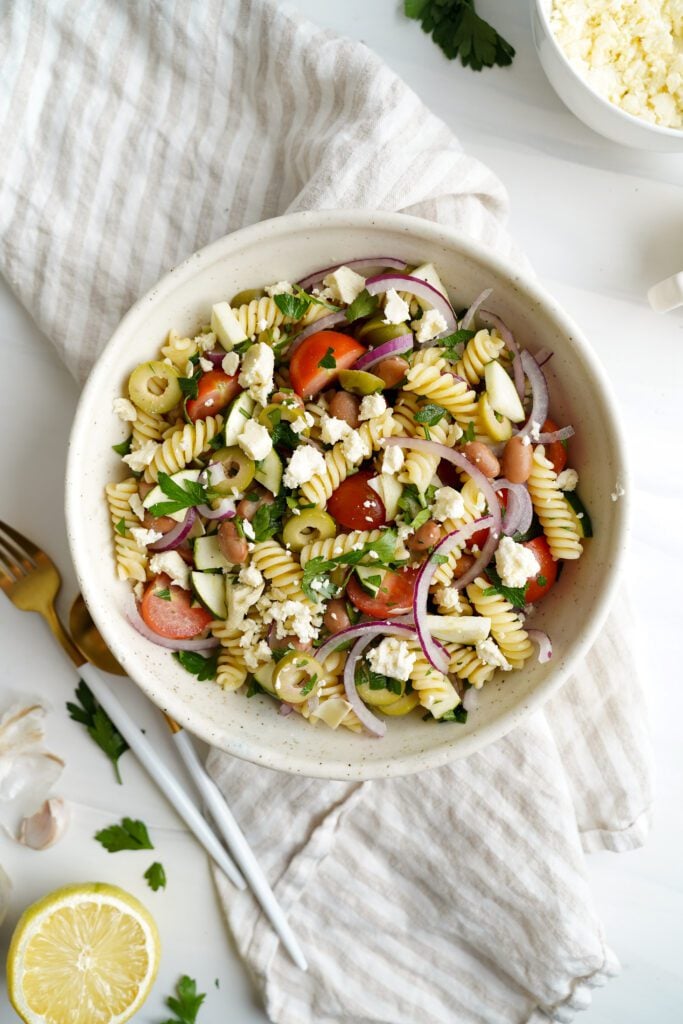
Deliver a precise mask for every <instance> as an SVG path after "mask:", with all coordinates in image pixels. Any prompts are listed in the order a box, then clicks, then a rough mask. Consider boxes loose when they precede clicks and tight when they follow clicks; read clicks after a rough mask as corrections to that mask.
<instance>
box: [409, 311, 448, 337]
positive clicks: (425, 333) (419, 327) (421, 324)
mask: <svg viewBox="0 0 683 1024" xmlns="http://www.w3.org/2000/svg"><path fill="white" fill-rule="evenodd" d="M412 326H413V328H414V329H415V330H416V331H417V334H416V335H415V337H416V338H417V340H418V341H419V342H424V341H431V340H432V338H436V337H437V335H439V334H443V332H444V331H445V330H446V328H447V327H448V324H447V323H446V319H445V317H444V316H443V314H442V313H439V311H438V309H427V310H425V312H424V313H423V314H422V317H421V318H420V320H416V321H415V323H414V324H413V325H412Z"/></svg>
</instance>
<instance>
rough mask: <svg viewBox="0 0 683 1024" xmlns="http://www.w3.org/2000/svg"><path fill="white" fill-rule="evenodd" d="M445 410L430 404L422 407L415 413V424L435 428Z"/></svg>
mask: <svg viewBox="0 0 683 1024" xmlns="http://www.w3.org/2000/svg"><path fill="white" fill-rule="evenodd" d="M445 415H446V410H445V409H444V408H443V406H441V405H434V404H432V403H431V402H430V403H429V404H428V405H423V406H422V408H421V409H418V411H417V412H416V413H415V422H416V423H424V424H426V425H427V426H430V427H435V426H436V424H437V423H438V422H439V421H440V420H442V419H443V418H444V416H445Z"/></svg>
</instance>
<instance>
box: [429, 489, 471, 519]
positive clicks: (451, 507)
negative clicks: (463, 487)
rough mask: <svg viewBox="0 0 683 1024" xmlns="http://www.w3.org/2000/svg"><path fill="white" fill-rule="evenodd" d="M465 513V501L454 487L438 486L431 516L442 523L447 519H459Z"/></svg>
mask: <svg viewBox="0 0 683 1024" xmlns="http://www.w3.org/2000/svg"><path fill="white" fill-rule="evenodd" d="M464 513H465V502H464V501H463V497H462V494H461V493H460V491H456V490H455V488H454V487H439V488H438V489H437V492H436V494H435V495H434V504H433V506H432V517H433V518H434V519H438V521H439V522H440V523H444V522H445V521H446V520H447V519H460V517H461V516H463V515H464Z"/></svg>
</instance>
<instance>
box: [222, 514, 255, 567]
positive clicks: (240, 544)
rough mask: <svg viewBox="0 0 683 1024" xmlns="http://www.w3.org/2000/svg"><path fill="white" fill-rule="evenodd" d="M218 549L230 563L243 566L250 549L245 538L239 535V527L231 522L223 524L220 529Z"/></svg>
mask: <svg viewBox="0 0 683 1024" xmlns="http://www.w3.org/2000/svg"><path fill="white" fill-rule="evenodd" d="M218 547H219V548H220V549H221V552H222V553H223V555H224V556H225V557H226V558H227V560H228V561H229V562H232V563H233V564H234V565H242V564H243V563H244V562H246V560H247V556H248V554H249V548H248V546H247V542H246V540H245V539H244V537H240V536H239V534H238V533H237V527H236V526H235V524H234V523H233V522H231V520H227V522H224V523H221V525H220V526H219V527H218Z"/></svg>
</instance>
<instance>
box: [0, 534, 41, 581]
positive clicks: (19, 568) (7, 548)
mask: <svg viewBox="0 0 683 1024" xmlns="http://www.w3.org/2000/svg"><path fill="white" fill-rule="evenodd" d="M0 553H2V554H3V555H4V561H5V563H7V561H8V558H9V559H10V569H13V570H14V572H15V574H16V575H19V576H24V575H26V573H29V572H31V571H32V569H33V568H34V563H33V562H32V561H31V559H29V558H28V557H27V555H26V554H25V553H24V552H23V551H20V550H19V549H18V548H17V547H15V545H14V544H10V542H9V541H8V540H7V539H6V538H5V537H3V536H0Z"/></svg>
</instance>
